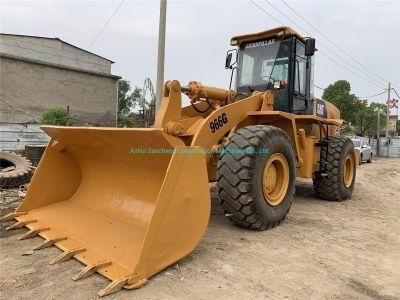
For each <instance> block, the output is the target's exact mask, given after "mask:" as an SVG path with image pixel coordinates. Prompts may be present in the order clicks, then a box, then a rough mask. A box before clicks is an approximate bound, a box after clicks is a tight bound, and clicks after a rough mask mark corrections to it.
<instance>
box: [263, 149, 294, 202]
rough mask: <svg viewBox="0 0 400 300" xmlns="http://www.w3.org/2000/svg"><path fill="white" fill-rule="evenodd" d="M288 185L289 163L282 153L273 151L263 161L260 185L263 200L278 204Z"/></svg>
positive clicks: (283, 196)
mask: <svg viewBox="0 0 400 300" xmlns="http://www.w3.org/2000/svg"><path fill="white" fill-rule="evenodd" d="M288 186H289V164H288V162H287V160H286V157H285V156H284V155H283V154H282V153H275V154H273V155H271V157H269V158H268V160H267V161H266V162H265V166H264V170H263V177H262V187H263V194H264V198H265V200H266V201H267V202H268V203H269V204H270V205H279V204H280V203H281V202H282V200H283V199H284V198H285V196H286V192H287V189H288Z"/></svg>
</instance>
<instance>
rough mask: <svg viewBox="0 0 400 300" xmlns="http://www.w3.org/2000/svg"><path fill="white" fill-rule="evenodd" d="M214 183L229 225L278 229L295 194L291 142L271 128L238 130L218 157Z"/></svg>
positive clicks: (294, 172) (265, 126)
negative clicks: (232, 223) (229, 222)
mask: <svg viewBox="0 0 400 300" xmlns="http://www.w3.org/2000/svg"><path fill="white" fill-rule="evenodd" d="M265 152H266V153H265ZM266 170H267V171H268V172H269V173H268V172H266ZM267 174H269V175H268V176H267ZM271 178H274V179H275V181H274V179H271ZM217 180H218V198H219V201H220V204H221V205H222V207H223V209H224V211H225V215H226V216H227V217H228V218H229V219H230V220H231V221H232V222H234V223H235V224H237V225H239V226H241V227H245V228H251V229H255V230H265V229H269V228H273V227H275V226H277V225H279V224H280V223H281V222H282V220H283V219H284V218H285V217H286V215H287V213H288V212H289V209H290V206H291V205H292V201H293V195H294V192H295V182H296V160H295V156H294V150H293V146H292V142H291V140H290V139H289V137H288V136H287V134H286V133H285V132H284V131H283V130H281V129H280V128H277V127H274V126H267V125H255V126H248V127H244V128H241V129H239V130H238V131H237V132H236V133H235V134H234V135H233V136H232V138H231V139H230V140H229V142H228V143H227V144H226V146H225V148H224V151H223V153H222V154H221V155H220V157H219V160H218V179H217ZM271 180H272V181H271ZM266 182H269V185H268V184H267V183H266ZM271 182H272V183H271Z"/></svg>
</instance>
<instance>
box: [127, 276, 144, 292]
mask: <svg viewBox="0 0 400 300" xmlns="http://www.w3.org/2000/svg"><path fill="white" fill-rule="evenodd" d="M146 283H147V279H146V278H143V279H140V280H139V281H137V282H136V283H133V284H129V282H128V283H127V285H125V286H124V289H128V290H136V289H140V288H141V287H143V286H144V285H145V284H146Z"/></svg>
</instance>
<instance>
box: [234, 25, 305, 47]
mask: <svg viewBox="0 0 400 300" xmlns="http://www.w3.org/2000/svg"><path fill="white" fill-rule="evenodd" d="M292 35H294V36H295V37H297V38H298V39H300V40H302V41H305V38H304V37H303V36H301V35H300V34H298V33H297V32H296V31H294V30H293V29H292V28H290V27H287V26H281V27H276V28H272V29H269V30H265V31H261V32H257V33H249V34H244V35H238V36H234V37H233V38H231V45H232V46H240V45H242V44H244V43H248V42H255V41H259V40H266V39H270V38H285V37H288V36H292Z"/></svg>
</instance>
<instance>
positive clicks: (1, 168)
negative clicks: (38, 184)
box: [0, 151, 33, 189]
mask: <svg viewBox="0 0 400 300" xmlns="http://www.w3.org/2000/svg"><path fill="white" fill-rule="evenodd" d="M32 169H33V168H32V164H31V162H30V161H29V160H27V159H26V158H24V157H22V156H21V155H19V154H16V153H13V152H8V151H0V188H1V189H11V188H18V187H20V186H21V185H23V184H25V183H27V182H29V180H30V179H31V176H32Z"/></svg>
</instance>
